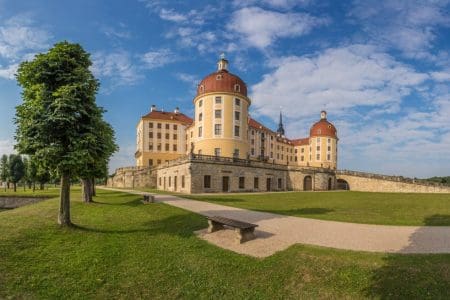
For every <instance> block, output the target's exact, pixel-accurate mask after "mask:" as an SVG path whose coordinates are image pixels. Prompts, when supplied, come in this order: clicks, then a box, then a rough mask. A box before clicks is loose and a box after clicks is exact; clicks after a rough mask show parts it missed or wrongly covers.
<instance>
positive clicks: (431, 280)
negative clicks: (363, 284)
mask: <svg viewBox="0 0 450 300" xmlns="http://www.w3.org/2000/svg"><path fill="white" fill-rule="evenodd" d="M424 222H425V224H426V225H436V224H450V215H432V216H429V217H427V218H425V220H424ZM429 234H430V232H429V231H428V230H427V228H423V229H419V230H417V231H416V232H415V233H413V234H412V235H411V237H410V245H408V246H407V247H405V248H404V249H402V252H404V253H408V252H411V251H415V250H417V249H418V248H419V247H421V246H419V245H422V244H423V243H420V241H421V240H423V239H424V238H425V236H428V237H429ZM436 243H446V244H447V245H449V244H450V238H447V237H445V236H444V238H443V237H442V236H441V237H436ZM426 246H428V247H432V246H433V245H426ZM366 295H367V296H368V297H371V298H380V299H449V298H450V254H408V255H403V254H392V255H386V257H385V258H384V265H383V266H382V267H381V268H379V269H377V270H375V271H374V273H373V275H372V278H371V284H370V286H369V288H368V289H367V290H366Z"/></svg>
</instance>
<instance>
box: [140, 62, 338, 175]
mask: <svg viewBox="0 0 450 300" xmlns="http://www.w3.org/2000/svg"><path fill="white" fill-rule="evenodd" d="M217 66H218V68H217V71H216V72H214V73H212V74H209V75H208V76H206V77H205V78H204V79H203V80H202V81H201V82H200V84H199V85H198V88H197V95H196V96H195V98H194V100H193V104H194V110H195V119H191V118H190V117H188V116H186V115H185V114H183V113H181V112H180V111H179V109H178V108H176V109H175V110H174V111H173V112H163V111H158V110H157V108H156V106H152V108H151V111H150V113H148V114H147V115H145V116H143V117H142V118H141V120H140V121H139V123H138V125H137V149H136V155H135V157H136V165H137V166H157V165H161V164H162V163H165V162H167V161H170V160H173V159H177V158H179V157H182V156H184V155H187V154H189V153H193V154H198V155H207V156H215V157H232V158H237V159H250V160H257V161H264V162H269V163H273V164H284V165H294V166H305V167H306V166H308V167H309V166H310V167H322V168H329V169H332V170H335V169H336V165H337V142H338V138H337V131H336V128H335V127H334V125H333V124H331V123H330V122H329V121H328V120H327V114H326V112H325V111H322V112H321V116H320V120H319V121H318V122H316V123H315V124H314V125H313V126H312V127H311V129H310V136H309V137H307V138H299V139H289V138H287V137H286V136H285V130H284V127H283V121H282V115H281V113H280V122H279V126H278V130H277V131H276V132H275V131H272V130H270V129H269V128H267V127H266V126H264V125H263V124H261V123H260V122H258V121H256V120H255V119H252V118H251V117H250V116H249V107H250V105H251V100H250V98H249V97H248V96H247V86H246V84H245V83H244V81H243V80H242V79H241V78H239V77H238V76H236V75H234V74H232V73H230V72H229V71H228V61H227V60H226V59H225V58H224V57H222V58H221V59H220V60H219V62H218V63H217Z"/></svg>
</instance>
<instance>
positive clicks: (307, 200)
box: [184, 192, 450, 226]
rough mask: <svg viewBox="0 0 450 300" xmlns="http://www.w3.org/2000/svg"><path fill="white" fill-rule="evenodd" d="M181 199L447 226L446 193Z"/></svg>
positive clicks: (377, 221) (308, 215) (319, 215)
mask: <svg viewBox="0 0 450 300" xmlns="http://www.w3.org/2000/svg"><path fill="white" fill-rule="evenodd" d="M184 197H186V198H190V199H197V200H202V201H208V202H213V203H217V204H222V205H228V206H234V207H239V208H246V209H251V210H258V211H266V212H273V213H277V214H282V215H290V216H298V217H305V218H313V219H323V220H334V221H343V222H352V223H365V224H382V225H432V226H433V225H434V226H437V225H443V226H449V225H450V195H449V194H403V193H367V192H323V193H319V192H288V193H266V194H230V195H223V194H221V195H185V196H184Z"/></svg>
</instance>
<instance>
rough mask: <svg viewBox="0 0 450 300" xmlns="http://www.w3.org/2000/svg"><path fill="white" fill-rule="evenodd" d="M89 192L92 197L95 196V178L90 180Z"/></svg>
mask: <svg viewBox="0 0 450 300" xmlns="http://www.w3.org/2000/svg"><path fill="white" fill-rule="evenodd" d="M91 191H92V192H91V195H92V196H97V191H96V190H95V178H92V183H91Z"/></svg>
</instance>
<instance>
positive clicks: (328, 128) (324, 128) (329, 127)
mask: <svg viewBox="0 0 450 300" xmlns="http://www.w3.org/2000/svg"><path fill="white" fill-rule="evenodd" d="M309 136H311V137H312V136H327V137H332V138H335V139H337V131H336V127H334V125H333V124H331V123H330V122H328V121H327V119H321V120H320V121H319V122H316V123H315V124H314V125H313V126H312V127H311V130H310V131H309Z"/></svg>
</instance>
